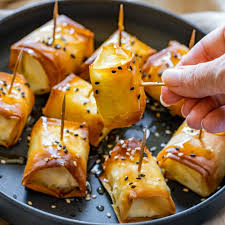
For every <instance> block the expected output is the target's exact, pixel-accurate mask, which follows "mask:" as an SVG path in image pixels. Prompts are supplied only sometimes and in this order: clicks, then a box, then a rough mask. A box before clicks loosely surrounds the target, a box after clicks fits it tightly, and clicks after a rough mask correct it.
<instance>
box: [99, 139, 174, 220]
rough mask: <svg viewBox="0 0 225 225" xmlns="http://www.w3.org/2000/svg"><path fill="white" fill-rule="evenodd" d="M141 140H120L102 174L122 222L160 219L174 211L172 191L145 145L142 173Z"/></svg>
mask: <svg viewBox="0 0 225 225" xmlns="http://www.w3.org/2000/svg"><path fill="white" fill-rule="evenodd" d="M140 147H141V142H140V141H138V140H137V139H135V138H130V139H128V140H125V141H123V140H121V141H119V142H118V144H117V145H116V146H115V147H114V148H113V150H112V151H111V152H110V155H109V156H107V158H106V160H105V162H104V164H103V168H104V172H103V173H102V174H101V175H100V180H101V181H102V183H103V185H104V187H105V188H106V189H107V191H108V193H109V194H110V196H111V198H112V201H113V208H114V211H115V213H116V215H117V217H118V220H119V221H120V222H121V223H127V222H138V221H145V220H151V219H153V218H160V217H164V216H168V215H171V214H174V213H175V205H174V202H173V200H172V198H171V195H170V190H169V188H168V186H167V184H166V182H165V180H164V177H163V175H162V173H161V171H160V168H159V167H158V165H157V163H156V161H155V159H154V158H153V157H152V156H151V154H150V153H149V151H148V149H147V147H145V152H144V159H143V164H142V169H141V172H140V173H138V160H139V155H140V149H141V148H140Z"/></svg>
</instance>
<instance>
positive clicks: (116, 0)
mask: <svg viewBox="0 0 225 225" xmlns="http://www.w3.org/2000/svg"><path fill="white" fill-rule="evenodd" d="M72 1H74V2H80V3H82V4H85V3H98V4H103V3H104V4H105V3H107V4H115V5H119V4H120V3H124V4H127V5H134V6H135V5H138V6H143V7H147V8H150V9H151V10H153V11H158V12H160V13H161V14H164V15H165V16H168V17H170V18H172V19H174V20H176V22H179V23H182V24H183V25H185V26H187V27H194V28H196V29H197V30H198V31H199V32H201V33H202V34H204V35H205V34H206V32H204V31H203V30H202V29H201V28H199V27H198V26H196V25H194V24H193V23H191V22H189V21H187V20H186V19H184V18H181V17H180V16H179V15H176V14H174V13H172V12H170V11H168V10H165V9H161V8H159V7H157V6H153V5H151V4H150V3H147V2H142V1H140V2H134V1H131V0H58V2H59V3H61V4H63V3H65V2H72ZM54 2H55V1H54V0H50V1H49V0H44V1H41V2H36V3H32V4H29V5H27V6H24V7H21V8H18V9H16V10H14V11H13V12H12V13H10V14H9V15H6V16H4V17H2V18H1V19H0V26H2V24H4V23H7V22H8V21H9V20H11V19H14V18H15V17H18V16H20V15H21V14H23V13H26V12H27V11H28V10H35V9H38V8H40V7H42V6H44V5H53V4H54ZM224 193H225V185H224V186H223V187H222V188H221V189H220V190H217V191H216V192H215V193H214V194H212V195H211V196H210V197H208V198H207V199H206V200H205V201H203V202H200V203H198V204H197V205H194V206H192V207H190V208H188V209H185V210H183V211H181V212H178V213H175V214H173V215H170V216H166V217H163V218H159V219H156V220H149V221H145V222H136V223H124V224H127V225H147V224H149V225H160V224H161V222H165V221H167V222H168V223H169V222H172V221H173V220H176V219H177V218H182V217H183V216H185V215H186V216H187V215H189V214H192V213H194V212H197V211H199V210H201V209H202V208H205V207H207V206H208V205H209V204H212V202H213V201H216V200H217V198H218V197H220V196H222V195H223V194H224ZM0 198H4V199H5V200H6V201H10V202H11V203H12V204H14V205H16V206H17V207H22V208H23V209H24V210H25V211H27V212H28V213H37V214H39V216H43V217H45V218H51V219H54V220H58V221H59V222H69V223H77V224H83V225H89V224H90V222H86V221H81V220H76V219H70V218H67V217H63V216H58V215H55V214H53V213H49V212H45V211H43V210H41V209H37V208H35V207H32V206H29V205H27V204H26V203H24V202H21V201H19V200H17V199H14V198H13V197H12V196H9V195H8V194H5V193H4V192H2V191H0ZM99 224H106V223H102V222H100V223H92V225H99ZM115 224H116V223H107V225H115Z"/></svg>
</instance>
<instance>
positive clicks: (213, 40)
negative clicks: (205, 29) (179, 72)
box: [178, 25, 225, 66]
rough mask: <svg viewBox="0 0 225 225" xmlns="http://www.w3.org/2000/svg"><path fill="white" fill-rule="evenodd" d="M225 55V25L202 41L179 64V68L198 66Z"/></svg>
mask: <svg viewBox="0 0 225 225" xmlns="http://www.w3.org/2000/svg"><path fill="white" fill-rule="evenodd" d="M224 53H225V25H223V26H221V27H219V28H217V29H215V30H214V31H212V32H211V33H209V34H208V35H206V36H205V37H204V38H203V39H202V40H200V41H199V42H198V43H197V44H196V45H195V46H194V47H193V48H192V49H191V50H190V51H189V52H188V54H187V55H185V56H184V57H183V58H182V60H181V61H180V62H179V64H178V66H183V65H196V64H199V63H203V62H208V61H211V60H214V59H216V58H218V57H220V56H221V55H223V54H224Z"/></svg>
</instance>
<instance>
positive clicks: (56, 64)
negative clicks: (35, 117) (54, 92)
mask: <svg viewBox="0 0 225 225" xmlns="http://www.w3.org/2000/svg"><path fill="white" fill-rule="evenodd" d="M52 32H53V21H50V22H48V23H46V24H45V25H43V26H42V27H40V28H39V29H37V30H35V31H33V32H32V33H31V34H29V35H28V36H26V37H24V38H23V39H22V40H20V41H18V42H17V43H15V44H13V45H12V46H11V56H10V68H11V69H12V70H13V68H14V66H15V63H16V59H17V57H18V54H19V52H20V50H21V49H24V53H23V58H22V61H21V63H20V67H19V70H18V72H20V73H21V74H23V75H24V76H25V78H26V79H27V80H28V82H29V83H30V85H31V88H32V90H33V91H34V93H35V94H44V93H47V92H49V91H50V89H51V87H53V86H54V85H55V84H57V83H59V82H60V81H62V80H63V79H64V78H65V77H66V75H68V74H70V73H73V72H77V70H78V68H79V66H80V65H81V63H82V62H83V60H84V59H86V58H88V57H89V56H90V55H91V54H92V52H93V50H94V44H93V37H94V35H93V33H92V32H91V31H89V30H88V29H86V28H85V27H83V26H82V25H80V24H78V23H76V22H75V21H73V20H72V19H70V18H68V17H66V16H64V15H60V16H59V17H58V18H57V26H56V35H55V41H54V43H52V42H53V38H52Z"/></svg>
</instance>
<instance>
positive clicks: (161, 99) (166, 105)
mask: <svg viewBox="0 0 225 225" xmlns="http://www.w3.org/2000/svg"><path fill="white" fill-rule="evenodd" d="M160 103H161V104H162V105H163V106H164V107H166V108H167V107H169V106H170V105H168V104H166V103H165V102H164V101H163V97H162V95H160Z"/></svg>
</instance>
